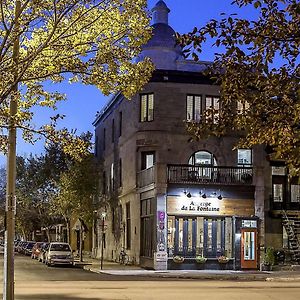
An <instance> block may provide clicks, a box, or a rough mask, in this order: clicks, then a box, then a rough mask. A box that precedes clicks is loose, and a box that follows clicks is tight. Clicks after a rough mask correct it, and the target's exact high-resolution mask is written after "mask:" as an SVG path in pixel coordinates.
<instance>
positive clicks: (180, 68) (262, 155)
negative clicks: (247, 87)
mask: <svg viewBox="0 0 300 300" xmlns="http://www.w3.org/2000/svg"><path fill="white" fill-rule="evenodd" d="M152 12H153V37H152V39H151V40H150V41H149V42H148V43H147V44H146V45H145V46H144V48H143V52H142V54H141V57H143V56H149V57H151V58H152V60H153V62H154V64H155V66H156V71H155V72H154V74H153V76H152V79H151V81H150V82H149V83H148V84H147V85H146V86H145V87H144V90H143V91H142V92H141V93H139V94H137V95H136V96H135V97H133V98H132V99H131V100H127V99H125V98H124V97H123V96H122V95H121V94H116V95H114V96H113V98H112V99H111V100H110V102H109V103H108V104H107V106H106V107H105V108H104V109H103V110H102V111H101V112H100V113H99V114H98V115H97V117H96V120H95V121H94V126H95V136H96V141H95V155H96V156H97V157H98V159H99V160H100V161H101V162H102V164H103V170H104V171H103V180H102V185H103V195H104V197H105V198H106V199H107V203H108V205H107V207H106V208H105V210H106V212H105V213H106V218H105V220H104V219H101V218H100V217H99V218H98V220H99V222H98V236H100V237H101V238H99V237H98V239H97V242H96V244H95V247H96V248H98V249H100V248H101V241H102V245H103V250H104V257H105V258H106V259H109V260H116V259H118V255H119V253H120V250H121V248H122V247H124V248H125V250H126V253H127V254H128V255H129V259H130V261H131V262H132V263H135V264H140V265H141V266H143V267H147V268H155V269H176V268H188V269H199V268H208V269H218V268H227V269H258V268H259V266H260V263H261V259H262V257H263V255H264V252H265V249H266V247H274V248H276V249H282V248H283V247H284V246H286V247H287V246H288V239H287V234H289V235H290V236H289V238H290V241H291V240H292V239H293V236H292V233H291V231H290V230H294V229H295V226H296V222H297V221H295V222H294V221H293V222H287V223H286V224H288V225H286V226H287V229H288V230H287V231H285V230H284V227H283V222H282V217H285V216H286V217H288V216H289V215H291V216H293V217H296V218H298V220H299V203H300V202H299V199H300V190H299V185H298V184H296V182H294V181H291V180H288V176H287V172H288V171H287V170H286V167H285V166H284V164H283V163H282V162H277V161H272V159H271V157H272V156H270V155H268V154H267V153H266V151H265V149H266V147H264V146H256V147H254V148H253V149H237V150H234V151H233V150H232V149H233V147H234V145H236V142H237V141H238V138H239V136H238V135H237V134H232V135H231V136H224V137H222V138H209V139H207V140H200V141H192V140H191V137H190V136H189V135H188V134H187V132H186V129H185V122H184V120H186V121H194V120H199V119H200V118H202V117H204V116H203V112H204V110H205V109H206V108H210V107H213V108H214V109H215V115H214V116H212V118H213V119H214V120H215V121H216V122H217V119H218V113H217V112H218V110H219V106H220V104H219V100H220V96H219V88H218V86H217V85H214V84H213V83H212V82H211V80H210V79H209V78H207V77H206V76H205V75H204V74H203V71H204V70H205V69H206V68H207V66H208V65H209V62H197V63H196V62H194V61H191V60H187V59H185V58H184V57H183V56H182V53H181V48H180V47H179V46H175V37H174V34H175V32H174V30H173V29H172V28H171V27H170V26H169V24H168V14H169V12H170V10H169V9H168V7H167V6H166V4H165V2H164V1H158V2H157V4H156V6H155V7H154V8H153V9H152ZM238 109H239V107H237V113H238ZM282 209H287V210H286V215H283V213H282ZM103 210H104V208H102V212H103ZM99 213H101V209H100V210H99ZM104 223H105V224H104ZM101 224H102V225H101ZM102 229H104V230H103V231H102ZM293 233H295V230H294V231H293ZM290 245H291V244H290ZM297 245H298V246H297V247H298V251H299V242H298V244H297ZM297 247H295V249H294V250H295V251H296V250H297ZM290 248H291V247H290ZM292 250H293V249H292ZM295 253H296V252H293V253H292V255H294V254H295ZM298 253H299V252H298ZM99 255H100V253H99V251H98V256H99ZM199 256H201V257H205V258H206V259H207V260H206V262H205V264H199V263H197V261H196V257H199ZM220 257H221V258H222V257H226V258H227V260H226V263H225V264H223V263H222V262H224V260H223V261H220V260H221V259H220ZM182 258H184V261H183V262H182ZM180 262H181V263H180Z"/></svg>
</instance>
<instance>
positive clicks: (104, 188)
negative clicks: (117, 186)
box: [102, 172, 107, 195]
mask: <svg viewBox="0 0 300 300" xmlns="http://www.w3.org/2000/svg"><path fill="white" fill-rule="evenodd" d="M106 190H107V186H106V173H105V172H103V173H102V194H104V195H105V194H106Z"/></svg>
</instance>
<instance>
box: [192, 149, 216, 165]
mask: <svg viewBox="0 0 300 300" xmlns="http://www.w3.org/2000/svg"><path fill="white" fill-rule="evenodd" d="M189 165H194V166H195V165H211V166H216V165H217V162H216V159H215V157H214V155H213V154H212V153H210V152H208V151H198V152H195V153H194V154H193V155H192V156H191V157H190V159H189Z"/></svg>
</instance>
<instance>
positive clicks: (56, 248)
mask: <svg viewBox="0 0 300 300" xmlns="http://www.w3.org/2000/svg"><path fill="white" fill-rule="evenodd" d="M45 263H46V265H47V266H54V265H73V263H74V257H73V254H72V249H71V247H70V245H69V244H68V243H61V242H54V243H50V245H49V248H48V250H47V252H46V261H45Z"/></svg>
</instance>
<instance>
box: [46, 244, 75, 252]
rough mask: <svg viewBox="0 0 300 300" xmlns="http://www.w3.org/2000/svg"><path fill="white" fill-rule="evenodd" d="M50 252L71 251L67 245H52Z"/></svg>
mask: <svg viewBox="0 0 300 300" xmlns="http://www.w3.org/2000/svg"><path fill="white" fill-rule="evenodd" d="M51 250H52V251H71V249H70V246H69V245H67V244H53V245H51Z"/></svg>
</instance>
